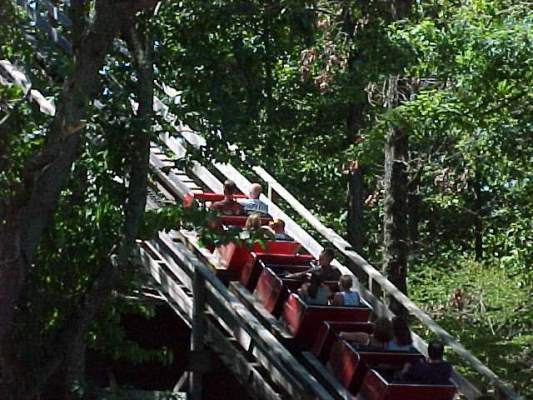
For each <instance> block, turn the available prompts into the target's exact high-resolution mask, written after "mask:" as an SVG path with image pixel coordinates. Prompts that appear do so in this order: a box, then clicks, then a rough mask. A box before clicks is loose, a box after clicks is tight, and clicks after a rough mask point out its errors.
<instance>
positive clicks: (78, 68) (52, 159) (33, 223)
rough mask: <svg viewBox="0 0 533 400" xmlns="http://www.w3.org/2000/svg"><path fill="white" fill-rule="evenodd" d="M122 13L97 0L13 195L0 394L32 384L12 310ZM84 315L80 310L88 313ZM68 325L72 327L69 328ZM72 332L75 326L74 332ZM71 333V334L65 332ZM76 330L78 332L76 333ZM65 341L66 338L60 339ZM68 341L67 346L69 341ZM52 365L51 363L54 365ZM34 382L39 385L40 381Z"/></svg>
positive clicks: (1, 267)
mask: <svg viewBox="0 0 533 400" xmlns="http://www.w3.org/2000/svg"><path fill="white" fill-rule="evenodd" d="M123 17H124V16H123V15H121V13H119V12H117V9H116V7H115V6H114V5H113V4H110V2H108V1H104V0H97V1H96V4H95V17H94V20H93V21H94V22H93V23H92V24H91V25H90V26H89V29H88V31H87V32H86V33H85V35H84V37H83V38H82V40H81V45H80V48H79V49H78V52H77V53H76V61H75V65H74V73H73V75H72V76H71V77H70V78H69V79H68V80H67V81H66V82H65V85H64V87H63V91H62V93H61V97H60V103H59V107H58V109H57V113H56V116H55V117H54V120H53V121H52V123H51V126H50V130H49V132H48V135H47V137H46V140H45V144H44V147H43V149H42V151H41V152H40V153H39V154H36V155H34V156H33V157H31V158H30V159H29V160H28V161H27V162H26V164H25V166H24V171H23V182H22V183H21V184H20V185H19V186H18V187H17V188H16V191H15V193H16V194H15V195H14V196H13V197H12V198H11V199H9V201H8V205H7V207H6V213H5V219H4V223H3V224H2V225H1V226H0V368H1V371H2V376H1V379H2V380H1V381H0V398H2V399H6V400H7V399H19V398H29V397H30V393H29V392H34V391H33V390H32V388H29V387H28V386H26V387H25V385H20V384H19V382H21V381H22V382H24V376H21V375H23V374H22V372H23V371H17V369H16V366H15V365H14V363H13V362H12V359H11V357H10V356H11V354H10V348H11V347H13V346H11V344H12V343H11V340H13V339H12V337H11V329H12V327H13V326H12V324H13V317H14V312H15V309H16V307H17V303H18V301H19V299H20V296H21V293H22V291H23V288H24V285H25V282H26V275H27V273H28V270H29V267H30V266H31V263H32V259H33V255H34V252H35V250H36V248H37V246H38V244H39V241H40V239H41V236H42V234H43V232H44V230H45V229H46V227H47V226H48V224H49V222H50V220H51V217H52V214H53V212H54V211H55V209H56V207H57V204H58V201H59V197H60V193H61V189H62V187H63V185H64V182H65V180H66V179H67V178H68V175H69V173H70V170H71V166H72V163H73V162H74V160H75V159H76V158H77V155H78V149H79V144H80V140H81V130H82V128H83V125H84V124H83V119H84V116H85V110H86V106H87V104H88V102H89V100H90V99H91V98H92V97H94V95H95V94H96V93H97V90H98V87H99V85H98V82H99V71H100V69H101V67H102V66H103V64H104V59H105V56H106V54H107V53H108V51H109V49H110V48H111V44H112V41H113V39H114V37H115V34H116V32H117V29H118V27H119V26H120V21H121V20H122V18H123ZM84 317H86V316H80V318H82V319H83V318H84ZM67 331H69V329H67ZM72 335H73V333H72V332H71V334H70V337H72ZM67 336H68V335H67ZM74 336H75V334H74ZM61 342H63V343H64V344H66V343H65V342H64V340H61ZM69 343H70V341H69ZM67 347H68V346H67ZM58 355H63V356H64V350H60V351H59V352H57V353H56V354H55V355H54V360H53V361H54V362H53V363H50V362H47V363H46V364H47V365H46V368H44V369H45V370H46V372H44V373H42V374H39V375H41V376H42V377H47V376H49V374H50V371H51V370H55V369H56V368H57V367H58V366H59V364H60V362H61V361H60V357H58ZM51 367H53V368H51ZM25 383H26V384H27V383H31V386H34V387H39V383H38V382H35V384H34V383H33V382H25Z"/></svg>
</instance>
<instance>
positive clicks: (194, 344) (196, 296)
mask: <svg viewBox="0 0 533 400" xmlns="http://www.w3.org/2000/svg"><path fill="white" fill-rule="evenodd" d="M205 303H206V287H205V281H204V278H203V276H202V275H201V274H200V272H198V271H194V276H193V304H192V333H191V351H192V352H193V354H194V353H197V354H201V353H202V352H203V351H204V335H205V333H206V332H205V330H206V327H205V318H204V313H205V309H206V304H205ZM202 387H203V385H202V372H201V368H200V370H196V371H194V370H193V371H192V372H191V396H192V400H202V393H203V390H202Z"/></svg>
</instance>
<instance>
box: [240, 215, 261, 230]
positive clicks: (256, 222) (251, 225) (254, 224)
mask: <svg viewBox="0 0 533 400" xmlns="http://www.w3.org/2000/svg"><path fill="white" fill-rule="evenodd" d="M260 228H261V214H259V213H253V214H250V215H249V216H248V218H246V222H245V224H244V230H245V231H248V232H254V231H258V230H259V229H260Z"/></svg>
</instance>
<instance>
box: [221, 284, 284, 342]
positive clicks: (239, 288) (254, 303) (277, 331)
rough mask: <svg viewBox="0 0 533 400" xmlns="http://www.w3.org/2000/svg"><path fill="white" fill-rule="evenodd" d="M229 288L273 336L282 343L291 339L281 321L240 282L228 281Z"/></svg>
mask: <svg viewBox="0 0 533 400" xmlns="http://www.w3.org/2000/svg"><path fill="white" fill-rule="evenodd" d="M229 289H230V292H232V293H233V294H234V295H235V296H237V298H238V299H239V300H240V301H242V302H243V303H244V304H245V305H246V306H247V307H248V308H249V309H250V310H251V311H252V312H253V313H254V316H255V317H257V319H259V321H261V323H263V324H264V325H266V326H267V327H268V328H269V329H270V330H271V332H272V333H273V334H274V336H276V338H278V339H279V340H280V341H281V342H282V343H285V342H286V341H287V340H291V339H293V336H292V335H291V333H290V332H289V331H288V330H287V328H286V327H285V326H284V325H283V323H282V322H281V321H280V320H278V319H276V318H275V317H274V316H273V315H272V314H271V313H269V312H268V311H267V310H266V309H265V307H264V306H263V305H262V304H261V303H260V302H259V301H258V300H257V298H256V297H255V296H254V295H253V294H252V293H250V292H249V291H248V289H246V288H245V287H244V286H243V285H242V284H241V283H240V282H230V284H229Z"/></svg>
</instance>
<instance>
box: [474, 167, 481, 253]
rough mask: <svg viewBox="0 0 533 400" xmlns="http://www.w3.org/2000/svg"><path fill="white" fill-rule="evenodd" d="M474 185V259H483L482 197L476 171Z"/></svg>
mask: <svg viewBox="0 0 533 400" xmlns="http://www.w3.org/2000/svg"><path fill="white" fill-rule="evenodd" d="M473 186H474V212H475V220H474V250H475V254H476V261H481V260H482V259H483V215H482V214H483V199H482V193H481V182H480V179H479V174H477V173H476V177H475V178H474V182H473Z"/></svg>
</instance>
